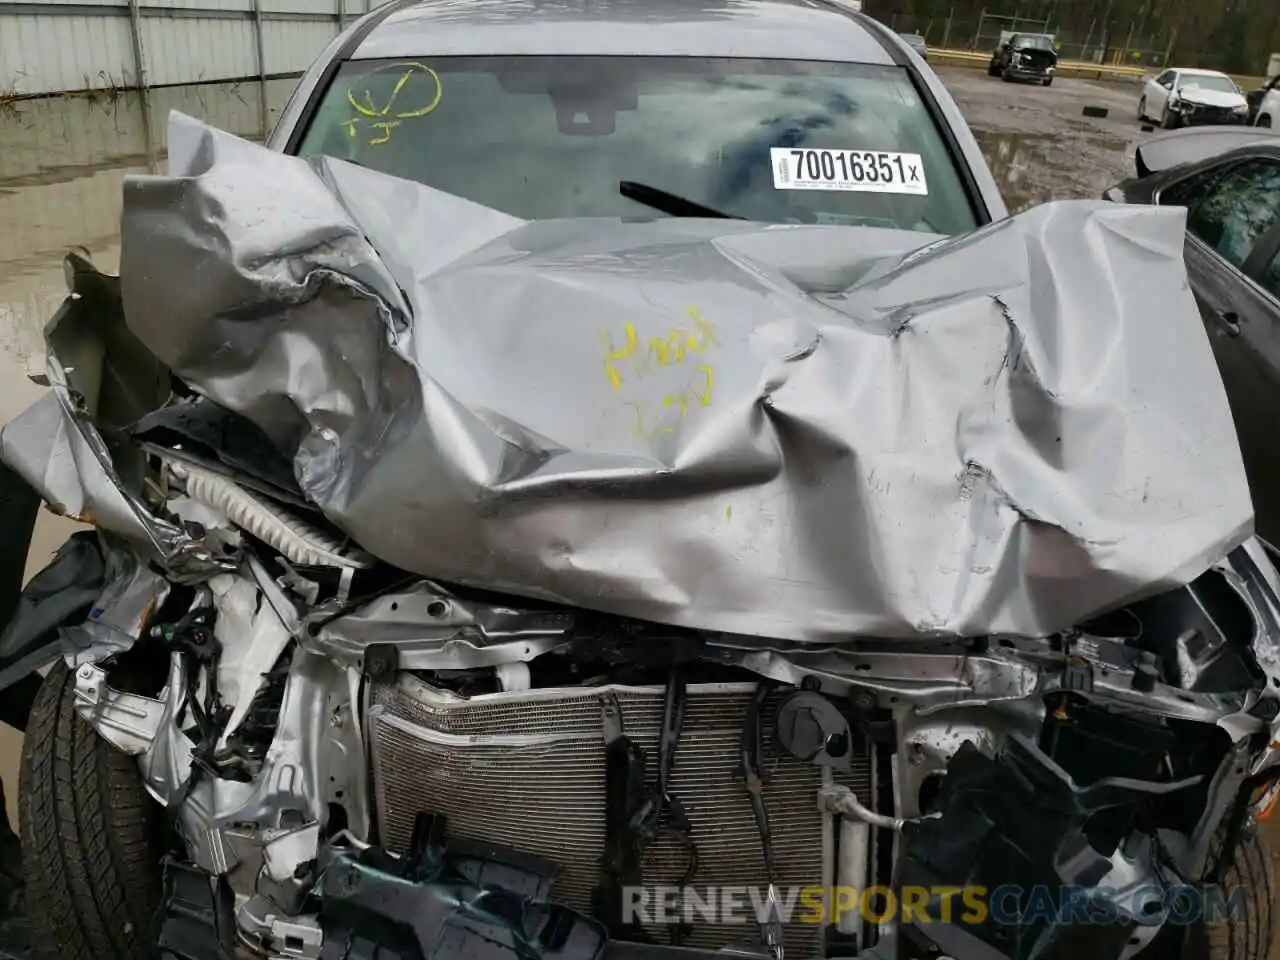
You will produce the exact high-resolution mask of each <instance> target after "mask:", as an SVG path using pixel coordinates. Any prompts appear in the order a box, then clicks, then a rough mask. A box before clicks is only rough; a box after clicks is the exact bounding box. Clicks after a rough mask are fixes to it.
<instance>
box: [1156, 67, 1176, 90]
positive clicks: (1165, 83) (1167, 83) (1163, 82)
mask: <svg viewBox="0 0 1280 960" xmlns="http://www.w3.org/2000/svg"><path fill="white" fill-rule="evenodd" d="M1173 76H1174V74H1173V71H1172V70H1166V71H1165V72H1164V73H1162V74H1160V76H1158V77H1156V84H1157V85H1159V86H1161V87H1172V86H1173Z"/></svg>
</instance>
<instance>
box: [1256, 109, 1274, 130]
mask: <svg viewBox="0 0 1280 960" xmlns="http://www.w3.org/2000/svg"><path fill="white" fill-rule="evenodd" d="M1256 125H1257V126H1259V127H1262V128H1263V129H1265V130H1270V129H1271V114H1269V113H1264V114H1262V115H1261V116H1259V117H1258V122H1257V124H1256Z"/></svg>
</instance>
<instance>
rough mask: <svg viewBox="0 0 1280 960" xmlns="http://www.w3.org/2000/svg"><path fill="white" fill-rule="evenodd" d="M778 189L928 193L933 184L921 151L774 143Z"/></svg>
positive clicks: (770, 156) (920, 194)
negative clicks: (817, 147) (809, 147)
mask: <svg viewBox="0 0 1280 960" xmlns="http://www.w3.org/2000/svg"><path fill="white" fill-rule="evenodd" d="M769 159H770V161H771V162H772V164H773V186H774V188H775V189H777V190H851V191H856V192H860V193H905V194H911V195H912V196H919V197H927V196H928V195H929V184H928V181H926V180H925V176H924V161H923V160H922V159H921V158H920V154H918V153H890V152H888V151H884V150H801V149H794V150H793V149H788V148H786V147H772V148H771V149H770V150H769Z"/></svg>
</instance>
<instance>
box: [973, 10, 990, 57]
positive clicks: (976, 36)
mask: <svg viewBox="0 0 1280 960" xmlns="http://www.w3.org/2000/svg"><path fill="white" fill-rule="evenodd" d="M986 19H987V8H986V7H983V8H982V12H981V13H979V14H978V29H977V30H976V31H975V32H974V34H973V42H971V43H970V44H969V49H970V50H977V49H978V39H979V38H980V37H981V36H982V24H983V21H985V20H986Z"/></svg>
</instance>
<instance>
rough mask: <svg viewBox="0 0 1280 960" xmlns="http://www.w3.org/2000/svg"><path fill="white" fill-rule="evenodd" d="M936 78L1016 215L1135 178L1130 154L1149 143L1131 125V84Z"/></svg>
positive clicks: (961, 75)
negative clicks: (1088, 113) (1090, 110)
mask: <svg viewBox="0 0 1280 960" xmlns="http://www.w3.org/2000/svg"><path fill="white" fill-rule="evenodd" d="M937 73H938V76H939V77H941V78H942V80H943V82H944V83H945V84H946V85H947V87H948V89H950V91H951V94H952V96H954V97H955V98H956V101H957V102H958V103H959V105H960V109H961V110H962V111H963V112H964V115H965V118H966V119H967V120H968V121H969V125H970V126H971V127H972V128H973V132H974V135H975V136H976V137H977V138H978V142H979V143H980V144H981V145H982V151H983V153H984V154H985V155H986V158H987V163H988V164H989V165H990V166H991V169H992V172H993V173H994V174H995V176H996V180H997V181H999V183H1000V188H1001V190H1002V191H1003V192H1004V196H1005V201H1006V202H1007V203H1008V204H1009V208H1010V209H1011V210H1012V211H1014V212H1016V211H1018V210H1023V209H1026V208H1027V207H1030V206H1034V205H1036V204H1038V203H1044V202H1045V201H1048V200H1061V199H1065V198H1069V197H1072V198H1074V197H1087V198H1089V199H1097V198H1098V197H1100V196H1101V194H1102V191H1103V190H1105V189H1106V188H1107V187H1109V186H1111V185H1112V184H1114V183H1115V182H1117V181H1118V180H1122V179H1124V178H1125V177H1129V176H1132V175H1133V148H1134V146H1135V145H1137V144H1138V143H1139V142H1140V141H1141V140H1142V139H1143V138H1144V137H1147V136H1150V134H1146V133H1143V131H1142V128H1141V127H1140V126H1139V125H1138V122H1137V108H1138V96H1139V87H1138V85H1137V84H1136V83H1132V84H1130V83H1095V82H1093V81H1090V80H1076V79H1073V78H1070V77H1060V78H1058V79H1057V80H1055V81H1054V82H1053V85H1052V86H1049V87H1041V86H1038V85H1032V84H1022V83H1016V84H1015V83H1004V82H1003V81H1001V80H999V79H997V78H995V77H989V76H987V74H986V72H985V71H983V70H972V69H965V68H961V67H939V68H938V70H937ZM1086 106H1097V107H1105V108H1106V109H1107V110H1108V114H1107V116H1106V117H1105V118H1103V119H1094V118H1091V117H1085V116H1083V115H1082V111H1083V109H1084V107H1086Z"/></svg>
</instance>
